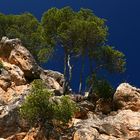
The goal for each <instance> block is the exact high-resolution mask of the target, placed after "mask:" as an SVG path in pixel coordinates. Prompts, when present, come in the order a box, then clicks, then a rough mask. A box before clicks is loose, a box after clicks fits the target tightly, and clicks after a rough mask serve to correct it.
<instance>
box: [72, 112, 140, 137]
mask: <svg viewBox="0 0 140 140" xmlns="http://www.w3.org/2000/svg"><path fill="white" fill-rule="evenodd" d="M75 122H76V123H75V124H74V126H75V128H77V130H76V131H75V133H74V136H73V139H74V140H110V139H112V140H121V139H122V140H129V139H132V138H135V137H139V138H140V112H133V111H132V110H122V111H119V112H116V113H115V114H113V115H111V114H110V115H109V116H106V115H105V116H103V115H96V114H94V115H92V117H90V118H88V119H86V120H79V121H78V122H77V120H76V121H75Z"/></svg>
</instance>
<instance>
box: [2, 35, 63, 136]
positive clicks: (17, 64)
mask: <svg viewBox="0 0 140 140" xmlns="http://www.w3.org/2000/svg"><path fill="white" fill-rule="evenodd" d="M0 61H1V62H2V65H3V67H2V68H1V70H0V137H4V138H5V137H8V136H10V135H12V134H14V133H17V132H20V131H21V129H23V128H22V127H24V124H21V121H19V118H18V115H17V110H18V107H20V105H21V104H22V103H23V101H24V99H25V98H26V96H27V95H28V94H29V91H30V88H31V86H30V85H31V82H32V81H33V80H34V79H42V80H43V81H44V82H45V84H46V87H47V88H48V89H49V90H52V91H57V93H59V95H61V94H62V91H63V90H62V86H63V81H64V76H63V74H61V73H58V72H55V71H51V70H43V69H42V68H41V67H40V66H39V65H38V64H37V63H36V61H35V59H34V58H33V56H32V55H31V54H30V52H29V51H28V50H27V49H26V48H25V47H24V46H23V45H22V43H21V41H20V40H19V39H8V38H7V37H3V38H2V40H1V42H0Z"/></svg>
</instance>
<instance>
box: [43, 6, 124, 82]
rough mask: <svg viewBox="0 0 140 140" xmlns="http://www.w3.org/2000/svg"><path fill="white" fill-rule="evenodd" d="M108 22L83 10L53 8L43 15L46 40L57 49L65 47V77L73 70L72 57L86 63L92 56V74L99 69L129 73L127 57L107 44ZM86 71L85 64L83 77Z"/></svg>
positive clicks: (91, 12)
mask: <svg viewBox="0 0 140 140" xmlns="http://www.w3.org/2000/svg"><path fill="white" fill-rule="evenodd" d="M105 21H106V20H105V19H102V18H99V17H97V16H96V15H95V14H94V13H93V11H92V10H90V9H83V8H81V9H80V10H79V11H78V12H75V11H73V10H72V9H71V8H70V7H64V8H62V9H57V8H52V9H50V10H48V11H47V12H45V13H44V14H43V16H42V20H41V24H42V26H43V29H44V33H45V34H44V35H45V37H46V38H47V39H48V40H50V42H54V44H53V45H54V46H55V45H56V44H59V45H60V46H62V47H63V48H64V53H65V58H64V75H66V73H67V71H69V70H66V68H67V66H69V65H68V56H69V57H77V56H78V57H82V63H84V59H85V58H87V57H88V58H89V60H90V68H91V69H92V70H91V71H92V72H95V71H96V72H97V70H99V69H105V70H107V71H109V72H111V73H121V72H124V71H125V58H124V54H123V53H122V52H120V51H118V50H115V49H114V48H113V47H112V46H109V45H107V38H108V27H107V26H106V23H105ZM66 62H67V63H66ZM93 64H94V65H93ZM93 66H94V67H93ZM98 68H99V69H98ZM82 71H84V64H82V67H81V76H80V77H82V73H83V72H82ZM69 75H71V74H69ZM65 78H66V79H69V78H68V77H65ZM80 79H82V78H80ZM80 81H82V80H80Z"/></svg>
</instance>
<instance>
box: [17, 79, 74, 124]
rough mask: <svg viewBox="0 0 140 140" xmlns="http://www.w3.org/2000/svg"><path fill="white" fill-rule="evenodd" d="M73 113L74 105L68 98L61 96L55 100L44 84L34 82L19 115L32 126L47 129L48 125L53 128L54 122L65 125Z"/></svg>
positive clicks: (37, 81) (38, 81) (39, 81)
mask: <svg viewBox="0 0 140 140" xmlns="http://www.w3.org/2000/svg"><path fill="white" fill-rule="evenodd" d="M75 111H76V105H75V103H74V102H73V101H71V100H70V98H69V97H67V96H63V97H61V98H59V100H55V98H54V97H53V94H52V93H51V92H49V91H48V90H47V89H46V88H45V85H44V83H43V82H42V81H41V80H35V81H34V82H33V84H32V89H31V93H30V94H29V96H27V98H26V100H25V102H24V103H23V105H22V106H21V108H20V115H21V117H23V118H24V119H26V120H27V121H28V122H29V124H31V125H32V126H34V125H36V124H37V125H42V126H43V127H46V126H47V127H48V125H51V126H54V123H53V122H56V121H58V122H62V123H67V122H68V121H69V120H70V119H71V117H72V116H73V114H74V112H75ZM62 123H61V124H62Z"/></svg>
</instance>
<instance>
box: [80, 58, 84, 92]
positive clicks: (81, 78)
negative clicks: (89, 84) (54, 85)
mask: <svg viewBox="0 0 140 140" xmlns="http://www.w3.org/2000/svg"><path fill="white" fill-rule="evenodd" d="M84 67H85V62H84V57H82V67H81V72H80V83H79V93H81V91H82V84H83V72H84Z"/></svg>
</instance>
